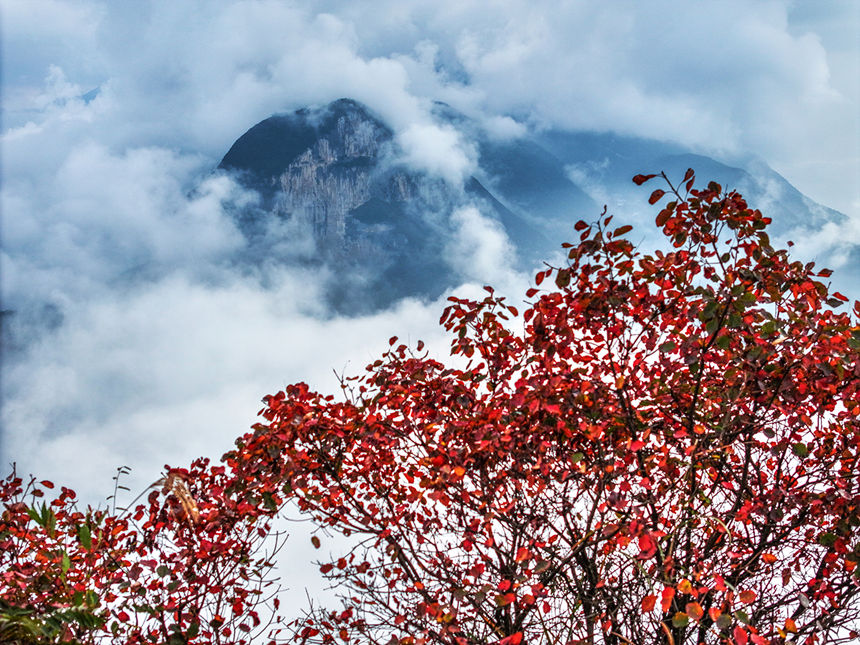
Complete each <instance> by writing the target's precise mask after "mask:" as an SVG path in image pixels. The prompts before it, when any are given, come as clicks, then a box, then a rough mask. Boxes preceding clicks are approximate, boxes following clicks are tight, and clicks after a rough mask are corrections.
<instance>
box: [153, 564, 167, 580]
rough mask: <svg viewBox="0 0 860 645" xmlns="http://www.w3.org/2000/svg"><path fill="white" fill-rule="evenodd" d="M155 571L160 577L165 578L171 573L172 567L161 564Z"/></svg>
mask: <svg viewBox="0 0 860 645" xmlns="http://www.w3.org/2000/svg"><path fill="white" fill-rule="evenodd" d="M155 573H157V574H158V575H159V577H161V578H163V577H164V576H166V575H167V574H168V573H170V569H168V568H167V567H166V566H164V565H163V564H161V565H159V566H158V567H157V568H156V569H155Z"/></svg>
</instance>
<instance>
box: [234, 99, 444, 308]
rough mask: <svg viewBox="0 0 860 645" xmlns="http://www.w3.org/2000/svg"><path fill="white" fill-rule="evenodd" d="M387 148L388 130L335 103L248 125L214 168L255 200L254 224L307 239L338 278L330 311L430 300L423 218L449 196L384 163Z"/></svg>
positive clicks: (430, 267)
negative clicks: (229, 174)
mask: <svg viewBox="0 0 860 645" xmlns="http://www.w3.org/2000/svg"><path fill="white" fill-rule="evenodd" d="M391 147H392V132H391V130H390V129H389V128H387V127H386V126H385V125H384V124H383V123H382V122H381V121H379V120H378V119H377V118H376V117H374V116H373V115H372V114H371V113H370V112H369V111H368V110H367V108H365V107H364V106H362V105H361V104H359V103H356V102H354V101H351V100H348V99H342V100H340V101H336V102H334V103H332V104H331V105H329V106H327V107H325V108H323V109H320V110H300V111H298V112H296V113H294V114H289V115H279V116H274V117H271V118H270V119H266V120H265V121H263V122H261V123H259V124H257V125H256V126H254V127H253V128H251V130H249V131H248V132H247V133H245V134H244V135H243V136H242V137H241V138H240V139H239V140H237V141H236V143H235V144H234V145H233V147H232V148H231V149H230V151H229V152H228V153H227V155H225V157H224V159H223V160H222V162H221V164H220V167H221V168H223V169H226V170H231V171H233V172H236V173H238V176H239V177H240V179H241V181H242V182H243V183H245V184H246V185H247V186H249V187H252V188H255V189H257V190H258V191H260V193H261V195H262V196H263V198H264V207H263V209H262V210H263V211H264V213H262V214H259V216H260V217H265V216H271V215H274V216H276V217H278V218H280V219H281V220H284V221H288V222H290V224H291V227H292V230H294V231H298V235H302V236H306V237H309V238H310V239H312V240H313V242H314V243H315V245H316V249H317V256H318V258H319V259H321V260H323V261H325V262H326V263H328V264H329V265H330V266H331V267H333V268H334V269H335V271H336V272H337V273H338V274H339V275H340V276H341V280H340V281H339V282H338V284H337V285H336V286H334V287H333V288H332V294H333V296H332V297H333V300H334V304H336V305H339V306H341V305H342V307H341V308H350V309H352V310H359V311H360V310H363V309H368V308H370V309H372V308H376V307H378V306H382V305H385V304H388V303H389V302H391V301H393V300H394V299H396V298H399V297H402V296H404V295H421V294H427V295H437V293H438V292H441V289H442V288H444V286H446V285H447V284H448V283H449V282H450V280H448V278H449V277H450V276H447V275H446V271H447V269H446V267H445V264H444V262H443V261H442V258H441V254H442V243H441V237H442V235H441V231H440V230H438V226H434V224H433V223H432V222H431V220H432V219H433V218H432V217H428V214H432V213H436V212H438V211H440V210H444V208H445V205H446V204H447V203H449V202H450V195H449V194H448V192H449V191H447V189H446V188H445V187H444V184H443V183H442V182H440V181H438V180H435V179H433V178H429V177H422V176H418V175H416V174H414V173H410V172H409V171H407V170H406V169H404V168H403V167H399V166H397V165H396V164H394V163H392V161H391V160H392V159H393V154H392V150H391ZM246 219H247V218H246ZM442 219H444V218H442ZM253 224H254V222H249V227H250V226H251V225H253ZM437 224H438V222H437ZM407 265H408V266H407ZM356 300H360V301H361V302H362V303H365V304H359V303H357V302H356Z"/></svg>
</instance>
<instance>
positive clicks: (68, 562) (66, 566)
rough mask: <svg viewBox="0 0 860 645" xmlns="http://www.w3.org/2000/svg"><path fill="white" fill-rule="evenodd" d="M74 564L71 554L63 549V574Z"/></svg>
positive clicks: (61, 566)
mask: <svg viewBox="0 0 860 645" xmlns="http://www.w3.org/2000/svg"><path fill="white" fill-rule="evenodd" d="M71 566H72V561H71V560H69V554H68V553H66V552H65V550H64V551H63V561H62V563H61V564H60V568H61V569H62V570H63V575H65V573H66V571H68V570H69V569H70V568H71Z"/></svg>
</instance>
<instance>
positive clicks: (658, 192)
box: [648, 188, 666, 204]
mask: <svg viewBox="0 0 860 645" xmlns="http://www.w3.org/2000/svg"><path fill="white" fill-rule="evenodd" d="M665 194H666V191H665V190H661V189H659V188H658V189H657V190H655V191H654V192H653V193H651V197H649V198H648V203H649V204H656V203H657V202H658V201H660V198H661V197H662V196H663V195H665Z"/></svg>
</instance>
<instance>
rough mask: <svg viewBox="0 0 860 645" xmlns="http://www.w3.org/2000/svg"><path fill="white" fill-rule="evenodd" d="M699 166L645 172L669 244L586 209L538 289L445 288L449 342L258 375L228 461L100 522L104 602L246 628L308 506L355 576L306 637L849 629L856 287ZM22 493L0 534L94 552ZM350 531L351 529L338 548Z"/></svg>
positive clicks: (234, 634)
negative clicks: (448, 355)
mask: <svg viewBox="0 0 860 645" xmlns="http://www.w3.org/2000/svg"><path fill="white" fill-rule="evenodd" d="M654 177H655V176H654V175H639V176H637V177H636V178H635V179H634V181H635V182H636V183H637V184H644V183H645V182H647V181H649V180H651V179H653V178H654ZM664 179H665V177H664ZM694 182H695V177H694V175H693V173H692V171H689V172H688V173H687V175H686V176H685V177H684V178H683V180H682V183H681V185H679V186H677V187H676V186H674V185H673V184H671V183H669V182H668V180H666V186H665V188H660V189H657V190H655V191H654V192H653V193H652V194H651V199H650V200H649V201H650V202H651V203H652V204H657V203H661V202H663V205H662V207H661V209H660V211H659V213H658V214H657V216H656V221H657V224H658V226H659V227H660V228H661V229H662V231H663V233H664V235H665V236H666V238H667V240H668V245H669V248H667V249H665V250H658V251H655V252H654V253H652V254H643V253H641V252H639V251H637V250H636V249H635V248H634V246H633V244H632V243H631V242H630V241H629V239H627V234H628V233H629V232H630V230H631V227H630V226H621V227H617V228H613V227H612V226H611V217H607V216H605V215H604V216H602V217H600V219H598V221H596V222H595V223H592V224H588V223H586V222H578V223H577V224H576V226H575V230H576V231H577V232H578V234H579V239H578V240H577V241H576V242H574V243H569V244H565V245H564V247H565V249H567V252H568V261H567V262H566V263H565V264H564V265H563V266H560V267H548V268H546V269H545V270H542V271H541V272H540V273H538V275H537V277H536V280H535V283H536V286H535V288H533V289H530V290H529V291H528V292H527V294H526V295H527V298H528V299H529V301H528V303H527V304H526V306H525V307H522V309H524V310H523V311H522V312H520V310H519V309H520V308H518V307H515V306H512V305H510V304H508V302H507V301H506V300H505V299H504V298H501V297H498V296H497V295H496V294H495V292H494V291H493V290H492V289H490V288H487V295H486V297H484V298H483V299H479V300H468V299H457V298H452V299H451V303H450V305H449V306H448V307H447V309H446V310H445V312H444V313H443V316H442V319H441V323H442V324H443V325H444V327H445V328H446V329H447V330H448V331H449V332H450V333H451V335H452V353H453V354H454V355H455V356H456V357H457V361H459V362H457V363H456V366H450V365H446V364H444V363H442V362H440V361H438V360H436V359H434V358H432V357H430V356H429V355H428V354H427V353H426V352H425V351H424V350H423V346H421V345H420V344H419V346H418V347H417V348H416V349H415V350H414V351H413V350H410V348H408V347H407V346H406V345H403V344H399V343H398V341H397V339H396V338H393V339H391V343H390V345H391V347H390V349H389V351H388V352H387V353H386V354H385V355H384V356H383V357H381V358H380V359H379V360H377V361H375V362H374V363H373V364H371V365H369V366H368V368H367V371H366V373H365V374H364V375H362V376H359V377H354V378H348V379H345V380H344V382H343V389H344V396H343V397H340V398H338V399H335V398H334V397H332V396H326V395H322V394H318V393H315V392H313V391H311V390H310V389H309V388H308V386H307V385H305V384H296V385H292V386H289V387H288V388H286V390H284V391H282V392H278V393H277V394H275V395H272V396H268V397H266V398H265V403H266V407H265V408H264V410H262V411H261V413H262V417H263V418H262V421H261V422H260V423H258V424H256V425H255V426H254V427H253V431H252V432H250V433H249V434H246V435H244V436H242V437H240V438H239V439H238V440H237V442H236V448H235V450H233V451H231V452H229V453H228V454H226V455H225V456H224V458H223V464H222V465H219V466H217V467H212V466H210V465H208V464H205V463H202V462H198V463H197V464H195V466H194V467H193V468H192V469H190V470H188V471H178V470H177V471H172V472H173V479H172V480H170V485H168V481H167V480H165V482H164V489H165V490H164V492H157V491H156V492H155V494H154V495H153V497H152V498H151V499H150V500H149V505H148V506H146V505H145V506H144V507H141V508H140V509H138V511H137V512H136V514H134V515H132V516H131V517H126V516H122V517H118V518H112V519H111V521H112V522H115V523H116V524H115V525H116V526H120V527H121V529H119V530H118V534H117V535H118V536H122V539H120V540H114V541H111V540H110V539H108V538H107V537H102V538H100V539H103V540H104V541H103V544H104V545H105V547H104V548H105V549H106V551H105V553H106V555H105V556H104V557H108V556H109V557H111V558H114V559H115V561H116V562H115V563H114V564H110V565H108V564H105V562H106V561H105V560H104V557H102V556H99V557H102V560H99V561H98V562H96V561H93V563H92V564H86V567H89V568H85V569H81V570H82V571H83V570H86V571H87V572H88V573H87V574H86V575H89V576H91V577H90V578H86V580H87V581H88V582H86V584H84V587H86V588H87V589H93V590H96V589H100V590H102V592H101V595H100V602H99V604H96V605H95V606H94V607H93V608H92V611H91V613H92V614H93V615H95V616H97V617H98V620H100V621H101V622H100V623H99V625H100V627H99V629H103V630H106V631H107V633H109V634H110V633H113V634H114V640H115V641H117V642H145V641H146V640H147V639H149V641H155V640H156V639H157V638H159V637H160V638H163V639H166V638H167V637H170V638H174V642H180V641H179V640H178V639H179V637H180V636H181V637H182V638H184V639H186V640H185V641H181V642H189V643H197V642H200V643H202V642H214V641H216V640H217V639H220V641H219V642H233V641H236V640H241V635H242V634H245V633H247V632H245V631H244V630H245V629H247V630H251V629H253V628H259V626H258V625H257V624H256V623H257V622H258V621H259V620H260V618H259V617H258V616H256V615H255V614H251V613H250V612H251V611H252V610H249V607H250V606H251V605H252V604H253V599H254V598H259V597H260V594H257V593H255V591H261V589H260V587H259V585H261V584H263V583H262V582H261V581H262V579H263V578H262V576H263V574H264V572H265V570H266V569H267V566H268V565H269V564H270V563H269V562H268V561H266V560H265V558H258V559H257V560H253V559H252V556H251V554H252V553H253V552H254V550H253V549H254V548H255V545H256V543H257V542H258V541H259V539H262V536H263V535H264V534H265V533H266V531H267V526H268V525H267V521H268V518H269V517H270V516H271V515H272V514H274V513H275V512H277V511H278V510H280V509H282V508H284V507H285V505H289V506H291V507H292V508H295V509H298V511H299V512H300V513H302V514H304V515H305V516H306V517H308V518H310V519H311V520H312V521H313V523H314V525H315V526H316V529H317V532H316V533H315V534H314V536H313V538H312V541H313V544H314V546H315V547H317V548H318V549H320V551H319V553H320V554H321V555H322V557H323V561H322V562H320V571H321V573H322V574H323V575H325V576H326V577H327V578H329V579H330V580H331V582H332V583H333V584H334V585H336V589H338V590H339V591H340V593H341V603H340V605H339V606H337V607H330V608H327V609H322V608H319V607H313V608H309V609H308V611H307V612H306V613H305V614H303V615H301V616H299V617H296V618H294V619H293V622H292V623H291V624H290V625H288V626H287V627H288V631H287V632H283V633H284V634H287V633H289V634H290V635H291V636H292V637H293V638H295V639H296V640H298V641H300V642H322V643H332V642H350V643H352V642H355V643H365V642H384V643H400V644H402V645H423V644H428V643H450V644H451V645H479V644H484V643H498V644H500V645H518V644H519V643H570V644H573V643H607V644H610V645H611V644H619V645H620V644H621V643H637V644H644V643H666V644H670V645H680V644H681V643H726V644H730V643H734V644H738V645H745V644H746V643H755V644H756V645H763V644H765V643H773V644H776V643H787V642H798V643H810V644H811V643H824V642H828V643H838V642H845V643H847V642H851V640H852V639H856V638H857V634H856V631H857V630H858V620H860V604H858V602H859V601H860V573H858V566H857V563H858V561H860V539H858V526H860V483H858V475H857V473H858V472H860V463H858V459H860V454H858V453H860V448H858V446H860V421H858V419H860V328H858V326H857V316H858V315H860V305H856V304H855V310H854V318H852V317H851V315H849V314H847V313H839V312H837V311H836V310H835V309H834V308H838V306H839V305H842V303H843V302H844V301H845V297H844V296H841V294H837V293H833V294H831V293H829V291H828V288H827V286H826V284H824V283H823V282H822V279H823V278H826V277H827V275H828V272H826V271H816V270H815V267H814V266H812V265H804V264H801V263H799V262H796V261H792V260H791V259H790V258H789V256H788V253H787V251H785V250H781V249H776V248H774V247H773V246H772V244H771V242H770V239H769V238H768V235H767V233H766V229H767V225H768V223H769V219H768V218H765V217H764V216H763V215H762V214H761V213H760V212H758V211H756V210H754V209H752V208H750V207H749V205H748V204H747V203H746V202H745V201H744V199H743V198H742V197H741V196H740V195H739V194H737V193H734V192H728V193H726V192H724V191H723V190H722V187H720V186H718V185H716V184H714V183H711V184H709V185H708V187H707V188H705V189H702V190H698V189H695V188H694ZM666 199H668V200H669V201H668V202H665V200H666ZM11 498H14V500H13V503H12V506H9V504H8V503H7V509H10V508H11V509H12V510H7V511H6V515H4V522H6V524H4V525H3V526H0V536H3V539H10V540H12V542H11V543H13V544H16V545H18V544H19V543H21V542H22V541H23V543H28V544H31V545H33V549H34V550H33V551H32V553H35V552H37V551H39V549H41V551H40V552H41V553H42V556H41V557H43V558H46V559H47V560H46V562H50V563H52V564H51V566H53V567H54V568H55V569H56V565H57V563H59V564H60V569H62V567H63V566H65V565H63V562H64V560H63V559H62V558H63V557H64V556H63V553H65V554H66V555H67V557H68V558H69V563H70V566H69V567H68V569H67V572H68V571H72V568H73V567H77V566H79V565H78V563H79V562H80V566H82V567H84V564H85V561H84V560H80V559H79V558H80V556H79V554H78V551H79V547H78V546H76V545H75V544H73V542H74V541H75V540H76V539H78V538H77V537H76V536H77V533H76V531H77V528H75V527H76V526H79V525H80V523H81V522H82V521H85V522H89V523H91V524H92V523H93V522H94V521H95V520H91V519H88V518H89V516H87V517H85V518H83V519H82V518H81V517H74V518H73V517H71V516H68V517H63V518H60V517H59V516H58V519H57V526H58V527H62V528H60V529H57V530H56V531H55V533H54V535H59V534H61V533H62V535H64V536H65V537H63V541H62V544H60V543H59V542H56V538H54V537H51V535H50V534H49V533H47V532H45V531H44V530H43V528H44V527H43V525H44V524H45V523H46V522H43V521H42V516H39V517H38V518H36V519H33V518H32V516H31V515H28V514H29V513H30V511H34V509H35V508H36V507H35V506H34V505H33V504H32V503H30V502H26V503H25V502H24V501H23V497H22V493H21V492H20V491H19V492H18V493H15V494H14V495H11V496H10V495H8V494H7V495H6V499H11ZM15 504H18V506H15ZM16 509H17V510H16ZM35 512H37V511H34V513H35ZM16 513H17V514H16ZM25 515H26V516H27V517H25ZM6 518H10V520H11V519H14V522H17V524H15V523H14V522H11V521H9V520H7V519H6ZM27 518H29V519H27ZM106 521H107V519H106V517H100V518H99V519H98V520H97V521H96V522H95V523H96V524H98V523H99V522H102V523H104V522H106ZM40 522H41V524H40ZM13 524H14V526H15V527H17V528H16V529H15V530H17V531H31V532H32V535H30V534H28V536H26V537H21V536H22V535H23V534H20V533H14V534H13V532H12V531H11V530H10V529H9V528H8V527H10V526H13ZM99 526H101V525H99ZM332 534H336V535H339V536H342V537H341V539H339V540H337V541H336V542H335V543H336V544H341V545H343V544H349V545H352V546H351V547H347V548H345V549H343V548H342V550H341V552H335V553H329V551H328V549H330V548H334V547H332V546H330V545H331V543H330V541H328V540H327V539H326V536H327V535H332ZM100 535H101V536H104V535H105V533H104V531H102V533H100ZM10 536H11V537H10ZM321 538H322V539H321ZM16 540H17V542H16ZM52 540H54V541H52ZM123 540H124V541H123ZM100 544H102V542H100ZM108 545H110V548H108ZM61 546H62V548H60V547H61ZM16 548H19V547H18V546H16ZM100 548H101V547H100ZM111 549H116V551H112V550H111ZM27 553H30V552H29V551H28V552H21V554H20V555H18V556H16V557H17V560H14V559H13V560H8V562H9V563H10V564H8V565H7V564H6V561H4V565H6V566H8V567H11V568H9V569H8V570H10V571H11V570H13V569H15V570H16V571H20V572H21V575H23V576H24V578H25V579H28V580H34V579H37V578H38V576H39V575H44V577H45V580H46V581H49V582H51V583H52V584H54V587H51V589H53V591H50V592H49V593H48V595H47V596H45V598H44V599H43V600H39V602H42V603H43V604H42V605H39V607H45V606H47V605H50V606H51V607H53V608H54V609H55V613H56V611H65V608H66V607H78V606H79V605H75V604H74V603H75V602H79V601H80V598H79V597H77V596H74V592H69V593H71V594H72V595H69V593H67V587H65V586H63V585H64V583H63V581H62V580H60V581H58V580H57V579H56V576H54V578H53V579H51V576H50V575H49V573H48V572H47V570H45V572H44V573H39V571H41V570H40V569H39V566H41V565H40V564H39V561H38V560H37V559H36V558H35V556H32V557H31V556H30V555H27ZM4 557H5V556H4ZM28 558H29V559H28ZM249 558H251V560H249ZM87 562H88V561H87ZM249 562H251V564H249ZM25 565H26V566H25ZM161 566H164V567H165V569H163V571H166V572H167V573H165V575H164V576H160V574H159V571H160V570H159V567H161ZM16 567H17V569H16ZM27 567H30V568H27ZM5 570H6V569H5V568H4V571H5ZM75 571H77V569H76V570H75ZM93 572H95V573H93ZM108 572H109V573H108ZM75 575H77V573H76V574H75ZM160 579H166V580H164V581H162V582H159V580H160ZM96 580H98V581H99V582H98V583H96V582H95V581H96ZM167 580H169V581H170V582H169V583H167V582H166V581H167ZM114 581H115V582H114ZM253 581H256V582H255V583H254V584H256V585H257V586H256V587H255V586H254V584H252V582H253ZM170 584H175V585H176V586H174V587H172V588H170V587H169V585H170ZM88 585H89V586H88ZM100 585H101V586H100ZM123 585H125V586H123ZM84 587H79V588H81V589H82V588H84ZM71 588H72V587H69V589H71ZM106 589H110V590H111V592H110V593H114V594H115V596H112V597H110V599H106V598H107V597H106V595H105V592H104V590H106ZM115 589H116V590H118V591H113V590H115ZM129 592H133V593H135V594H139V595H140V597H141V598H147V599H148V600H146V601H145V602H146V603H148V604H147V606H148V607H150V608H151V609H152V611H150V612H148V611H141V610H140V609H139V603H138V604H135V603H136V602H137V601H132V600H129V597H128V594H129ZM3 593H5V594H6V595H0V598H2V599H3V600H4V602H6V603H7V604H8V606H12V607H36V605H35V604H34V603H33V602H30V599H28V598H27V594H26V593H23V592H22V593H21V594H19V595H17V596H16V595H14V594H12V593H7V592H5V591H4V592H3ZM195 593H196V595H195ZM51 594H53V595H51ZM64 594H65V595H64ZM123 594H126V595H123ZM28 603H30V604H28ZM45 603H47V605H46V604H45ZM2 607H5V605H3V606H0V609H2ZM129 608H131V609H132V610H133V612H132V611H130V609H129ZM119 611H123V612H124V614H123V615H120V614H119V613H118V612H119ZM225 611H227V612H228V613H224V612H225ZM39 612H41V615H47V614H48V613H50V612H49V611H48V610H47V609H38V610H36V609H33V614H34V615H35V614H36V613H39ZM248 616H253V618H249V617H248ZM162 618H163V619H164V620H163V621H162V623H163V624H160V623H159V620H160V619H162ZM231 621H232V622H231ZM243 621H244V622H243ZM70 624H71V625H72V627H74V628H75V629H77V628H78V627H79V625H78V624H77V623H74V622H73V621H71V623H70ZM115 624H116V625H118V627H116V628H114V627H113V625H115ZM243 625H244V628H243V627H242V626H243ZM174 626H175V627H174ZM225 626H226V629H227V630H229V631H226V632H225ZM82 629H83V628H82ZM114 629H115V630H116V631H115V632H112V630H114ZM135 630H137V631H135ZM159 630H161V631H159ZM126 634H128V635H130V636H129V637H128V638H126V636H125V635H126ZM124 638H125V640H123V639H124ZM135 638H137V639H138V640H134V639H135ZM231 639H233V640H231Z"/></svg>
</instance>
